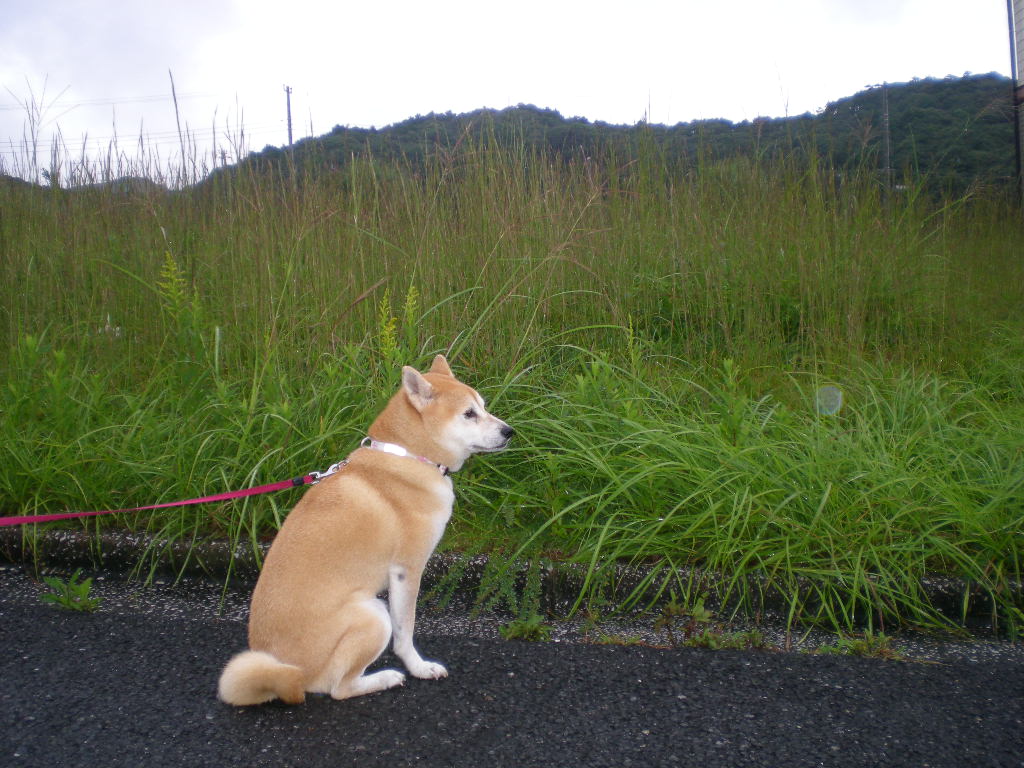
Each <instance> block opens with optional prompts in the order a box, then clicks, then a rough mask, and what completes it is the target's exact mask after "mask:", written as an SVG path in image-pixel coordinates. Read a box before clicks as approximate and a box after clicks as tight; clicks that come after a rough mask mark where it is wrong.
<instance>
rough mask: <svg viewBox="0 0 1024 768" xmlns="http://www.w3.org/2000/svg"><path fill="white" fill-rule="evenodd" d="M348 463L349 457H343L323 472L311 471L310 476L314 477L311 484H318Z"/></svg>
mask: <svg viewBox="0 0 1024 768" xmlns="http://www.w3.org/2000/svg"><path fill="white" fill-rule="evenodd" d="M346 464H348V459H343V460H341V461H339V462H337V463H336V464H331V466H329V467H328V468H327V469H325V470H324V471H323V472H317V471H316V470H314V471H312V472H310V473H309V476H310V477H311V478H313V480H312V481H311V482H310V485H316V484H317V483H319V482H320V481H321V480H323V479H324V478H325V477H330V476H331V475H333V474H335V473H337V472H338V471H340V470H341V468H342V467H344V466H345V465H346Z"/></svg>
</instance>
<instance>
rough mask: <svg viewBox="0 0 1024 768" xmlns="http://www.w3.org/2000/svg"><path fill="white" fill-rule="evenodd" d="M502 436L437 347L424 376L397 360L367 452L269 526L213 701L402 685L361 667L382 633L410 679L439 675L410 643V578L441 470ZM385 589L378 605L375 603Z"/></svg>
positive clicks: (414, 588) (445, 512)
mask: <svg viewBox="0 0 1024 768" xmlns="http://www.w3.org/2000/svg"><path fill="white" fill-rule="evenodd" d="M512 433H513V431H512V428H511V427H509V426H508V425H507V424H506V423H505V422H503V421H501V420H500V419H498V418H495V417H494V416H492V415H490V414H489V413H487V411H486V410H485V408H484V401H483V399H482V398H481V397H480V395H479V394H477V392H476V391H475V390H473V389H472V388H470V387H468V386H466V385H465V384H463V383H462V382H460V381H458V380H457V379H456V378H455V377H454V376H453V375H452V372H451V369H450V368H449V367H448V362H447V361H446V360H445V358H444V357H443V356H442V355H438V356H437V357H436V358H435V359H434V363H433V365H432V366H431V368H430V371H429V372H428V373H426V374H421V373H419V372H418V371H416V370H415V369H413V368H410V367H408V366H406V367H405V368H403V369H402V386H401V388H400V389H399V391H398V392H397V394H395V395H394V397H392V398H391V400H390V402H389V403H388V405H387V407H385V409H384V410H383V411H382V412H381V414H380V415H379V416H378V417H377V419H376V420H375V421H374V422H373V424H372V425H371V426H370V430H369V434H370V437H369V438H368V439H367V440H364V441H363V447H361V448H359V449H357V450H356V451H355V452H353V453H352V454H351V456H349V458H348V463H347V465H346V466H344V468H343V469H342V470H341V471H340V472H338V473H337V474H334V475H331V476H330V477H327V478H325V479H324V480H323V481H322V482H320V483H319V484H317V485H314V486H313V487H312V488H310V490H309V491H308V492H307V493H306V495H305V496H304V497H303V498H302V500H301V501H299V503H298V504H297V505H296V506H295V509H294V510H292V512H291V514H289V515H288V518H287V519H286V520H285V523H284V525H283V526H282V527H281V530H280V532H279V533H278V534H277V538H276V539H275V540H274V543H273V545H272V546H271V548H270V551H269V552H268V553H267V558H266V562H265V563H264V565H263V571H262V573H261V574H260V578H259V581H258V582H257V584H256V589H255V591H254V592H253V596H252V606H251V611H250V615H249V648H250V649H251V650H248V651H245V652H243V653H240V654H239V655H237V656H235V657H234V658H233V659H232V660H231V661H230V662H228V665H227V667H225V669H224V672H223V673H222V674H221V677H220V684H219V686H218V693H219V695H220V698H221V699H222V700H223V701H225V702H227V703H228V704H234V705H238V706H242V705H248V704H261V703H263V702H266V701H270V700H272V699H275V698H280V699H283V700H284V701H286V702H288V703H290V704H296V703H300V702H302V701H303V700H304V699H305V695H306V692H307V691H308V692H310V693H329V694H330V695H331V696H333V697H334V698H336V699H345V698H349V697H351V696H360V695H362V694H364V693H373V692H375V691H381V690H384V689H386V688H391V687H393V686H396V685H401V684H402V683H403V682H404V680H405V676H404V675H403V674H402V673H401V672H398V671H397V670H393V669H385V670H382V671H379V672H374V673H373V674H370V675H366V674H364V672H365V670H366V668H367V667H368V666H369V665H370V664H371V663H373V661H374V660H375V659H376V658H377V657H378V656H379V655H380V654H381V653H382V652H383V651H384V649H385V648H386V647H387V644H388V641H389V640H390V639H391V637H392V636H394V650H395V654H396V655H397V656H398V658H400V659H401V660H402V663H403V664H404V665H405V668H406V669H407V670H408V671H409V673H410V674H412V675H413V676H414V677H419V678H429V679H437V678H440V677H444V676H445V675H447V674H448V672H447V670H445V668H444V667H443V666H441V665H440V664H438V663H436V662H432V661H425V660H424V659H423V658H422V657H421V656H420V654H419V652H418V651H417V650H416V648H415V646H414V645H413V627H414V625H415V622H416V597H417V594H418V593H419V586H420V577H421V575H422V573H423V568H424V566H425V565H426V562H427V558H429V557H430V554H431V553H432V552H433V551H434V547H435V546H437V542H438V541H439V540H440V538H441V534H442V533H443V532H444V527H445V524H446V523H447V522H448V518H449V517H451V513H452V502H453V501H454V494H453V492H452V482H451V479H450V478H449V477H448V473H449V471H452V472H454V471H455V470H458V469H459V468H461V467H462V464H463V463H464V462H465V461H466V459H467V458H469V456H471V455H472V454H474V453H484V452H492V451H500V450H502V449H504V448H505V446H506V445H507V444H508V441H509V438H511V436H512ZM385 588H387V590H388V604H387V605H385V603H384V602H383V601H382V600H380V599H378V598H377V595H378V594H379V593H381V592H382V591H383V590H384V589H385Z"/></svg>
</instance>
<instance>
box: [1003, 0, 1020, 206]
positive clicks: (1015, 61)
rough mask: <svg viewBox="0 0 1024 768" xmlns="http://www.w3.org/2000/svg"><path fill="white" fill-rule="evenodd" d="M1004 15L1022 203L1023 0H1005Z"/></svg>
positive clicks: (1018, 199) (1014, 137)
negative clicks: (1007, 39) (1007, 29)
mask: <svg viewBox="0 0 1024 768" xmlns="http://www.w3.org/2000/svg"><path fill="white" fill-rule="evenodd" d="M1006 16H1007V22H1009V25H1010V88H1011V92H1010V93H1011V96H1010V98H1011V101H1010V113H1011V114H1012V115H1013V143H1014V145H1015V154H1016V156H1017V167H1016V171H1017V201H1018V202H1019V203H1021V204H1024V168H1022V167H1021V166H1022V162H1021V154H1022V153H1024V146H1022V145H1021V142H1022V141H1024V138H1022V136H1021V122H1022V121H1024V110H1022V109H1021V103H1022V102H1024V83H1022V82H1021V80H1022V79H1024V71H1022V68H1021V61H1020V58H1019V54H1020V53H1022V52H1024V51H1022V50H1021V49H1022V48H1024V0H1006Z"/></svg>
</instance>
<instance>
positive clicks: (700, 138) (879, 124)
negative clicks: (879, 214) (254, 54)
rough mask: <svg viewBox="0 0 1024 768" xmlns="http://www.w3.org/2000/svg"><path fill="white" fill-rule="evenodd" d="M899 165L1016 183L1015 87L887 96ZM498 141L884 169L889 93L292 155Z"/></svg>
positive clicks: (386, 153) (541, 121) (315, 147)
mask: <svg viewBox="0 0 1024 768" xmlns="http://www.w3.org/2000/svg"><path fill="white" fill-rule="evenodd" d="M888 101H889V125H890V136H891V147H892V161H891V167H892V168H893V169H894V176H895V179H896V181H897V183H899V182H900V180H902V179H904V178H908V177H909V178H916V179H921V180H923V181H924V182H925V183H926V185H927V186H928V187H930V188H933V189H943V190H947V191H955V192H959V191H962V190H964V189H966V188H967V187H968V186H969V185H970V184H972V183H974V182H976V181H980V182H982V183H1000V182H1004V181H1007V180H1008V179H1010V178H1011V177H1012V175H1013V173H1014V149H1013V125H1012V121H1011V108H1010V82H1009V80H1008V79H1007V78H1005V77H1003V76H1001V75H998V74H995V73H990V74H987V75H968V76H965V77H962V78H955V77H947V78H944V79H933V78H928V79H916V80H914V81H912V82H909V83H895V84H890V85H889V86H888ZM485 134H486V135H493V137H494V138H495V139H497V140H498V141H499V142H517V143H523V144H525V145H526V147H527V148H529V149H531V150H537V149H539V150H543V151H547V152H551V153H557V154H560V155H562V156H569V157H571V156H580V155H590V156H599V155H600V153H603V152H607V151H609V150H610V149H611V150H614V151H615V152H616V153H617V154H618V155H619V156H625V157H628V156H629V154H630V153H633V152H635V151H636V149H637V147H638V146H639V144H640V142H641V141H648V142H654V144H656V145H657V146H658V147H659V148H660V149H661V151H662V152H663V153H664V156H665V158H666V160H667V161H668V162H669V163H673V164H674V163H677V162H682V163H691V162H695V161H696V159H697V158H698V157H703V158H708V157H711V158H723V157H729V156H733V155H737V154H753V153H772V152H775V151H785V152H796V153H800V154H805V153H806V152H807V151H808V150H809V149H811V148H814V149H815V150H816V151H817V153H818V155H819V157H823V158H827V159H828V160H829V161H830V162H831V163H832V164H833V165H835V166H836V167H837V168H848V167H852V166H858V165H862V164H864V165H867V166H868V167H870V168H881V167H882V165H883V162H884V161H883V158H884V153H883V146H884V142H883V134H884V132H883V93H882V88H880V87H875V88H871V89H868V90H865V91H861V92H860V93H857V94H855V95H853V96H850V97H848V98H844V99H840V100H839V101H836V102H834V103H831V104H829V105H828V106H826V107H825V108H824V109H822V110H821V111H819V112H818V113H817V114H810V113H806V114H803V115H799V116H795V117H786V118H763V119H762V118H759V119H756V120H753V121H744V122H741V123H733V122H730V121H728V120H699V121H694V122H690V123H679V124H677V125H674V126H665V125H656V124H648V123H642V122H641V123H638V124H636V125H632V126H624V125H610V124H608V123H603V122H591V121H588V120H585V119H583V118H579V117H570V118H566V117H563V116H562V115H560V114H559V113H558V112H556V111H554V110H552V109H541V108H538V107H535V106H532V105H519V106H517V107H510V108H508V109H503V110H491V109H481V110H477V111H475V112H470V113H466V114H458V115H456V114H452V113H451V112H447V113H444V114H433V113H432V114H429V115H425V116H421V115H417V116H416V117H413V118H410V119H408V120H405V121H403V122H401V123H396V124H394V125H391V126H388V127H386V128H381V129H376V128H369V129H366V128H347V127H343V126H337V127H335V128H334V129H333V130H332V131H331V132H330V133H329V134H326V135H324V136H320V137H316V138H310V139H304V140H302V141H299V142H297V143H296V144H295V146H294V148H293V150H292V152H293V153H294V154H293V161H294V163H295V165H296V166H298V167H302V166H305V165H306V164H307V163H308V162H309V161H310V160H311V159H312V158H314V157H315V158H316V165H317V166H318V167H319V166H322V164H323V163H325V162H326V163H327V165H328V166H336V165H343V164H344V163H345V162H346V161H347V160H348V159H349V158H350V157H351V156H352V155H353V154H356V155H359V154H362V153H366V152H370V153H372V154H373V155H374V156H375V157H377V158H380V159H385V158H403V159H404V160H406V161H407V162H409V163H411V164H413V165H416V164H419V163H420V162H422V161H423V159H424V157H425V156H426V155H427V154H431V153H434V152H436V151H437V149H438V148H439V147H440V148H445V149H450V148H452V147H454V146H456V144H457V143H459V142H460V141H462V142H466V141H467V140H479V138H480V137H481V136H483V135H485ZM286 157H287V154H286V150H285V149H281V148H275V147H267V148H266V149H264V150H263V151H262V152H260V153H257V154H256V155H253V156H251V158H250V162H255V163H261V162H266V161H270V162H275V161H279V160H284V159H285V158H286Z"/></svg>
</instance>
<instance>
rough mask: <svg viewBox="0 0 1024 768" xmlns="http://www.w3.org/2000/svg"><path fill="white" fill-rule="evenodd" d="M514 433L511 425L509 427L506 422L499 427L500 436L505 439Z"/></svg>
mask: <svg viewBox="0 0 1024 768" xmlns="http://www.w3.org/2000/svg"><path fill="white" fill-rule="evenodd" d="M515 433H516V431H515V430H514V429H512V427H510V426H509V425H508V424H505V425H503V426H502V427H501V436H502V437H503V438H505V439H506V440H508V439H509V438H511V437H512V435H514V434H515Z"/></svg>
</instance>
